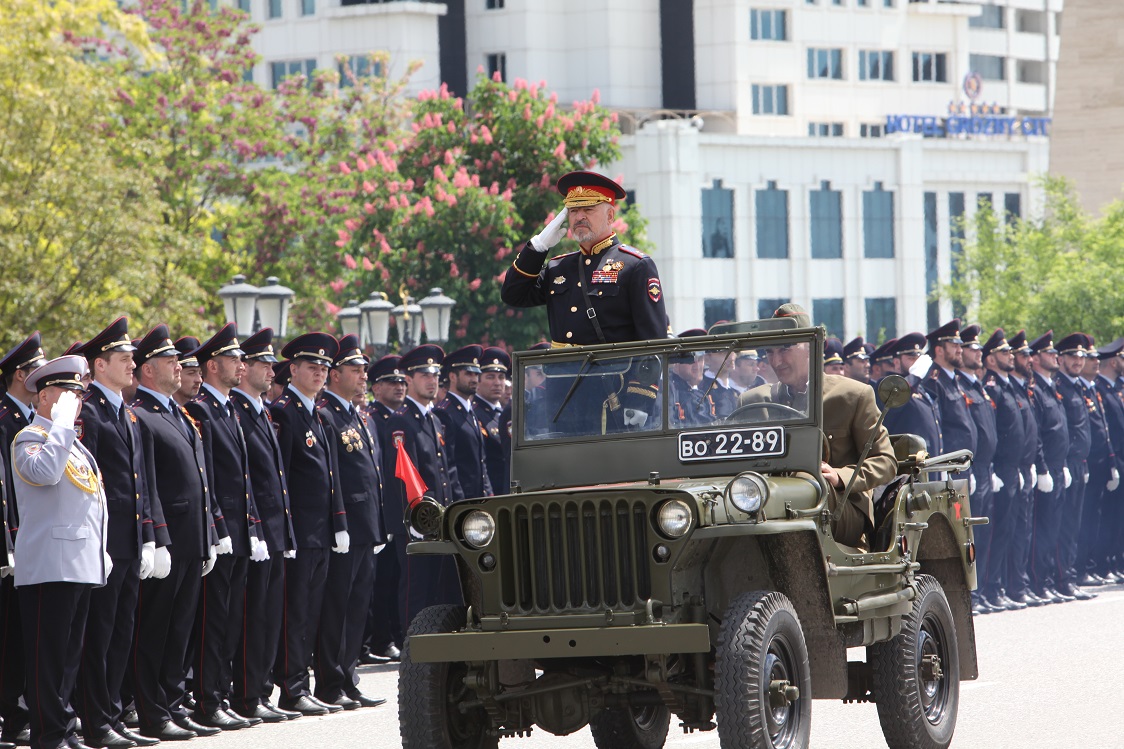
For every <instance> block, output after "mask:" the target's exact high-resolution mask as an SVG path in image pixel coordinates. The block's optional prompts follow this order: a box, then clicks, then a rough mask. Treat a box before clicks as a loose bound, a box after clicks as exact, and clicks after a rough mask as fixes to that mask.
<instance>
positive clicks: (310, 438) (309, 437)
mask: <svg viewBox="0 0 1124 749" xmlns="http://www.w3.org/2000/svg"><path fill="white" fill-rule="evenodd" d="M304 444H305V445H307V446H308V447H312V446H313V445H315V444H316V435H314V434H313V433H312V430H311V429H309V430H308V431H307V432H305V433H304Z"/></svg>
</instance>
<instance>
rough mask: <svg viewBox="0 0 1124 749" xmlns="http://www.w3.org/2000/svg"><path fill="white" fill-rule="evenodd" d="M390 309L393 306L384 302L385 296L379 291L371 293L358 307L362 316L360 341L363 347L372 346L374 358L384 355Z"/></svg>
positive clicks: (388, 332)
mask: <svg viewBox="0 0 1124 749" xmlns="http://www.w3.org/2000/svg"><path fill="white" fill-rule="evenodd" d="M392 309H394V305H393V304H391V303H390V302H388V301H387V300H386V294H384V293H382V292H381V291H372V292H371V295H370V296H369V297H368V298H367V300H366V301H365V302H363V303H362V304H360V305H359V312H360V313H361V314H362V325H360V327H359V330H360V332H361V335H360V336H359V337H360V341H361V344H362V345H363V346H367V345H370V346H372V347H373V348H374V353H375V355H376V356H382V355H383V354H385V353H386V341H387V339H388V338H389V337H390V311H391V310H392Z"/></svg>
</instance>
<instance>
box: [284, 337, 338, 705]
mask: <svg viewBox="0 0 1124 749" xmlns="http://www.w3.org/2000/svg"><path fill="white" fill-rule="evenodd" d="M337 353H339V342H338V341H336V339H335V338H333V337H332V336H330V335H328V334H327V333H305V334H304V335H301V336H297V337H296V338H294V339H293V340H291V341H289V343H288V344H286V346H285V348H284V349H282V350H281V355H282V356H284V357H285V358H286V359H289V360H291V362H292V363H291V365H290V368H289V371H290V373H291V376H292V380H291V381H290V382H289V384H288V385H287V386H286V388H285V392H284V393H282V394H281V396H280V397H278V398H277V399H276V400H274V401H273V403H272V404H270V407H269V412H270V415H271V416H272V417H273V423H274V425H275V429H276V430H277V442H278V444H279V445H280V447H281V469H282V470H283V471H285V477H286V478H287V479H288V482H289V501H290V505H291V508H292V517H293V531H294V532H295V533H296V546H297V554H296V557H295V558H293V559H286V560H285V611H284V615H283V619H282V624H281V643H280V646H279V648H278V653H277V660H276V661H275V662H274V667H273V679H274V681H275V682H276V683H277V684H278V685H279V686H280V687H281V698H280V699H279V700H278V702H277V704H278V706H279V707H281V708H282V709H283V710H291V711H296V712H299V713H301V714H302V715H323V714H324V713H325V712H338V711H340V710H342V708H341V707H339V706H337V705H331V706H328V705H325V704H324V703H322V702H319V701H318V700H316V699H315V698H314V697H313V696H312V695H311V693H310V691H309V684H308V667H309V665H310V659H311V655H312V650H313V648H314V646H315V644H316V628H317V626H318V625H319V623H320V610H321V607H322V605H323V601H324V586H325V584H326V583H327V579H328V561H329V560H328V555H329V554H331V553H332V551H331V550H332V549H339V548H342V547H344V546H349V545H350V538H349V536H348V533H347V515H346V510H345V509H344V502H343V491H342V490H341V488H340V484H339V471H338V469H337V467H336V466H337V456H336V443H335V441H334V440H333V439H332V438H331V435H330V434H329V429H328V427H327V425H325V424H324V423H323V421H322V419H321V417H320V415H319V413H318V412H317V409H316V401H315V399H316V398H317V397H318V396H319V394H320V390H321V389H323V387H324V381H325V380H326V379H327V376H328V368H329V367H330V366H331V364H332V362H333V361H334V360H335V358H336V354H337Z"/></svg>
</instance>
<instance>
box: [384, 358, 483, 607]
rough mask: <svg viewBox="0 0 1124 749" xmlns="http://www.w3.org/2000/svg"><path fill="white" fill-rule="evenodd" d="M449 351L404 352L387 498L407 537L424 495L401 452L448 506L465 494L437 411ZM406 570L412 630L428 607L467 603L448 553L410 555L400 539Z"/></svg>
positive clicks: (429, 492) (391, 427)
mask: <svg viewBox="0 0 1124 749" xmlns="http://www.w3.org/2000/svg"><path fill="white" fill-rule="evenodd" d="M444 359H445V352H443V351H442V350H441V347H439V346H435V345H433V344H426V345H424V346H418V347H416V348H414V349H411V350H410V351H407V352H406V353H405V354H403V355H402V360H401V361H400V362H399V366H400V367H401V368H402V369H403V370H404V371H405V372H406V379H407V384H406V402H405V403H404V404H403V405H402V408H400V409H398V411H397V413H395V414H394V416H392V417H391V418H390V420H389V421H388V422H387V431H388V432H389V433H390V441H389V443H388V444H387V445H386V450H385V451H384V453H383V454H384V464H385V467H384V471H383V473H384V475H385V476H386V489H387V491H386V501H387V505H388V507H389V508H390V515H391V518H392V519H393V520H394V521H395V526H394V527H393V529H392V532H393V533H394V535H395V536H398V535H402V537H403V538H405V537H406V534H407V532H408V530H407V528H406V526H405V523H404V518H405V513H406V511H407V510H408V509H409V507H410V503H411V502H412V501H416V500H417V499H419V498H418V497H410V496H407V490H406V485H405V483H404V482H403V481H402V479H401V475H402V474H401V472H400V471H399V470H398V453H399V452H404V453H405V454H406V456H408V457H409V460H410V462H411V463H413V466H414V468H415V469H416V470H417V472H418V474H419V475H420V476H421V479H422V481H423V482H424V483H425V487H426V492H425V496H427V497H430V498H432V499H434V500H435V501H437V502H438V503H440V504H441V505H444V506H448V505H450V504H452V503H453V502H456V501H458V500H461V499H464V495H463V494H462V493H461V487H460V483H459V482H458V481H457V471H456V467H455V465H454V464H453V461H452V458H451V456H450V455H449V452H448V449H447V445H448V440H447V439H446V437H445V425H444V424H443V423H442V422H441V420H440V419H439V418H437V416H436V414H434V413H433V399H434V397H435V396H436V395H437V380H438V376H439V375H440V373H441V364H442V362H443V361H444ZM396 548H397V550H398V553H399V556H398V565H399V569H400V571H401V578H400V585H399V599H398V614H399V616H400V617H401V621H402V627H403V629H406V628H407V627H408V625H409V623H410V621H411V620H412V619H413V617H414V616H415V615H416V614H417V613H418V612H419V611H421V610H422V609H424V608H425V607H427V606H433V605H435V604H439V603H461V602H462V599H461V588H460V579H459V577H458V574H457V568H456V564H455V563H454V560H453V559H452V558H451V557H448V556H407V555H406V545H405V544H397V545H396Z"/></svg>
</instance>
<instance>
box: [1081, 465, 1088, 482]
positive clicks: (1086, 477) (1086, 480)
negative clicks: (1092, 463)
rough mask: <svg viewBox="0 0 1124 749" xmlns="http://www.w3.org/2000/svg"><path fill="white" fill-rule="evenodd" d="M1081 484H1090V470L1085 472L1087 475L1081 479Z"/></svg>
mask: <svg viewBox="0 0 1124 749" xmlns="http://www.w3.org/2000/svg"><path fill="white" fill-rule="evenodd" d="M1081 483H1082V484H1088V483H1089V471H1088V469H1086V470H1085V474H1084V475H1083V476H1082V477H1081Z"/></svg>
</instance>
